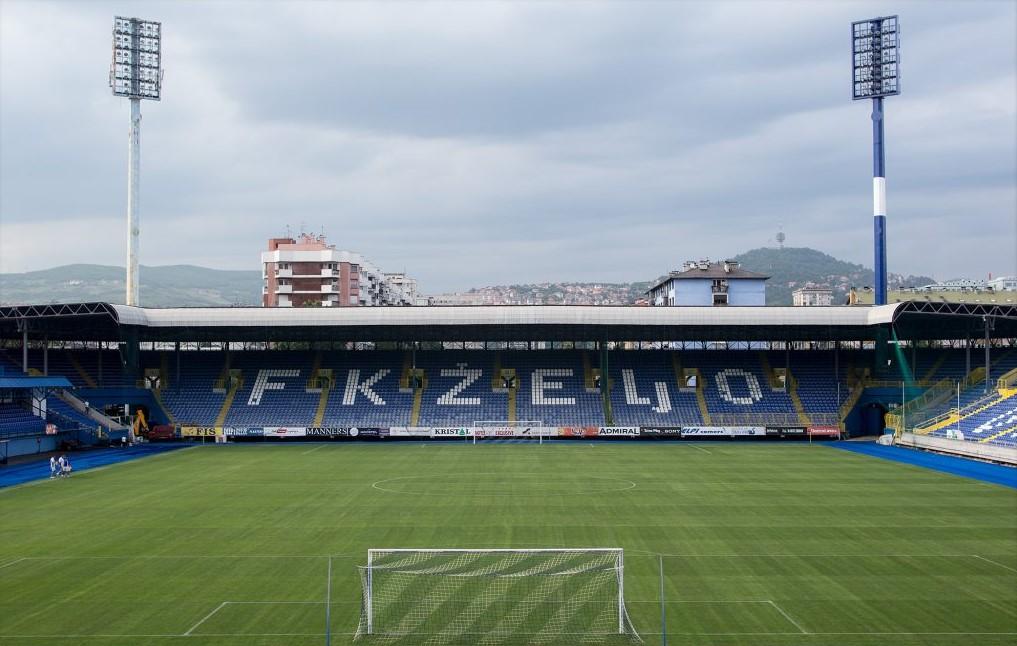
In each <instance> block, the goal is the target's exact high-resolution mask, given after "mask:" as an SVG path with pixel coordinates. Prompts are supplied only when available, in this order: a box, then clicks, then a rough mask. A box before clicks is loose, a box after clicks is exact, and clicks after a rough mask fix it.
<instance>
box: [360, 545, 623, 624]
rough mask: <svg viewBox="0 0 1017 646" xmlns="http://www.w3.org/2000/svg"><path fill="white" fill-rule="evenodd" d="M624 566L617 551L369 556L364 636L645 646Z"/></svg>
mask: <svg viewBox="0 0 1017 646" xmlns="http://www.w3.org/2000/svg"><path fill="white" fill-rule="evenodd" d="M624 564H625V561H624V553H623V551H622V550H621V549H614V548H591V549H529V550H526V549H486V550H483V549H481V550H470V549H372V550H368V553H367V565H365V566H363V567H361V568H360V574H361V584H362V592H363V599H362V602H361V614H360V624H359V626H358V628H357V638H358V639H361V638H363V639H365V640H372V639H373V640H379V641H388V640H401V641H405V639H407V638H412V639H415V640H416V641H415V643H427V644H467V643H468V644H481V643H490V644H580V643H582V644H623V643H624V644H628V643H636V642H639V641H640V639H639V635H638V634H637V633H636V630H635V628H634V627H633V625H632V622H631V621H630V620H629V616H628V612H627V611H626V609H625V576H624V574H625V565H624ZM407 643H408V642H407Z"/></svg>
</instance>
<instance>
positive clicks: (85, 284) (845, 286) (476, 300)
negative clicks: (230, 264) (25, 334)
mask: <svg viewBox="0 0 1017 646" xmlns="http://www.w3.org/2000/svg"><path fill="white" fill-rule="evenodd" d="M734 260H737V261H739V262H741V263H742V266H743V267H745V269H748V270H750V271H757V272H761V273H764V274H767V275H769V276H770V280H769V281H767V287H766V301H767V304H769V305H790V304H791V292H793V291H794V290H795V289H797V288H798V287H800V286H802V285H804V284H805V283H809V282H811V283H815V284H817V285H821V286H827V287H830V288H832V289H833V290H834V303H835V304H840V303H843V302H844V300H845V298H846V297H847V292H848V290H849V289H850V288H851V287H852V286H864V285H872V283H873V282H874V281H873V272H872V270H871V269H868V268H867V267H863V266H862V265H858V264H854V263H850V262H845V261H843V260H838V259H837V258H834V257H833V256H830V255H828V254H825V253H823V252H821V251H817V250H815V249H809V248H807V247H797V248H796V247H787V248H784V249H776V248H760V249H753V250H751V251H747V252H745V253H742V254H739V255H737V256H735V257H734ZM677 264H678V263H676V265H677ZM662 265H663V263H662ZM662 268H663V269H673V268H674V267H667V266H666V265H663V266H662ZM652 282H653V281H650V280H646V281H636V282H631V283H598V282H583V283H579V282H570V283H540V284H528V285H503V286H489V287H476V288H474V289H471V290H469V291H468V292H465V293H461V294H453V295H445V296H443V297H442V298H443V301H444V302H446V303H463V304H498V305H501V304H506V305H507V304H520V305H536V304H549V305H559V304H567V305H581V304H592V305H628V304H631V303H634V302H636V300H638V299H640V298H643V297H644V296H645V292H646V290H647V289H649V287H650V285H651V284H652ZM889 282H890V288H891V289H896V288H899V287H909V286H918V285H926V284H929V283H932V282H935V281H934V280H933V279H932V278H929V277H927V276H903V275H900V274H890V280H889ZM80 301H107V302H110V303H123V302H124V269H123V267H114V266H108V265H86V264H81V265H64V266H62V267H54V268H52V269H44V270H42V271H30V272H26V273H22V274H0V304H6V305H11V304H20V303H69V302H80ZM141 302H142V303H143V304H144V305H145V306H146V307H184V306H230V305H259V304H260V303H261V272H259V271H257V270H254V271H227V270H221V269H208V268H206V267H197V266H194V265H167V266H162V267H147V266H142V267H141Z"/></svg>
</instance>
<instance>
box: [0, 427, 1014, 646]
mask: <svg viewBox="0 0 1017 646" xmlns="http://www.w3.org/2000/svg"><path fill="white" fill-rule="evenodd" d="M40 468H45V467H40ZM598 546H599V547H622V548H624V549H625V591H626V594H625V596H626V601H627V604H628V609H629V613H630V615H631V617H632V620H633V622H634V624H635V626H636V628H637V629H638V630H639V632H640V634H641V636H642V638H643V640H644V641H645V643H646V644H649V645H651V646H657V645H660V644H662V643H663V640H662V636H661V634H660V633H661V608H660V597H659V590H660V587H661V571H660V566H661V564H662V565H663V584H664V585H663V587H664V596H665V604H664V608H665V616H666V622H667V633H668V635H667V644H669V645H670V646H693V645H694V646H720V645H732V646H734V645H753V646H755V645H762V646H767V645H785V644H791V645H800V646H821V645H822V646H833V645H837V646H841V645H843V644H860V645H873V644H895V645H917V644H932V645H936V646H946V645H963V646H974V645H1003V644H1007V645H1012V644H1014V643H1017V491H1014V490H1012V489H1007V488H1004V487H998V486H994V485H989V484H985V483H981V482H976V481H973V480H967V479H963V478H958V477H954V476H949V475H944V474H939V473H935V472H932V471H927V470H923V469H919V468H916V467H909V466H905V465H900V464H895V463H891V462H886V461H881V460H877V459H874V458H869V457H865V456H860V455H855V454H851V453H848V452H844V451H838V450H835V449H831V448H829V447H823V446H806V445H777V444H769V445H759V444H740V445H734V444H724V443H704V444H696V445H691V444H686V443H646V444H635V443H625V444H609V443H598V444H591V443H589V442H577V443H573V444H560V443H554V444H549V445H543V446H538V445H533V444H525V445H523V444H481V445H477V446H472V445H468V444H459V443H445V444H427V445H423V444H416V443H406V444H396V443H389V444H381V443H378V444H355V443H348V444H344V443H336V444H326V445H321V444H293V445H231V446H225V447H222V446H209V447H200V448H193V449H187V450H182V451H179V452H172V453H169V454H164V455H160V456H157V457H152V458H147V459H142V460H137V461H134V462H128V463H124V464H120V465H116V466H113V467H110V468H106V469H102V470H96V471H94V472H82V473H79V474H76V475H75V476H74V477H72V478H71V479H69V480H66V481H59V480H58V481H42V482H38V483H32V484H30V485H28V486H21V487H16V488H11V489H6V490H0V644H3V645H5V646H9V645H21V644H26V645H40V644H86V645H97V644H112V645H116V646H123V645H125V644H131V645H135V644H156V645H163V644H184V645H186V646H209V645H212V644H227V645H240V644H243V645H262V646H270V645H271V646H297V645H314V646H320V645H321V644H324V643H325V630H326V620H325V617H326V612H325V610H326V605H325V601H326V599H330V600H331V605H330V607H331V624H330V625H331V634H332V644H336V645H337V646H339V645H346V644H351V643H353V638H352V633H353V632H354V631H355V630H356V626H357V621H358V617H359V608H360V582H359V574H358V572H357V570H356V566H357V565H358V564H363V563H364V561H365V559H366V552H367V549H368V548H371V547H375V548H382V547H390V548H391V547H416V548H424V547H461V548H493V547H513V548H533V547H598ZM661 555H662V556H661ZM330 567H331V582H330V583H329V574H328V572H329V568H330ZM490 612H492V613H496V612H498V607H497V605H492V607H491V608H490ZM358 643H359V642H358ZM401 643H406V644H409V643H413V642H410V641H407V640H404V641H403V642H401ZM421 643H423V640H421ZM524 643H525V642H524ZM562 643H575V642H574V641H572V642H568V641H563V642H562Z"/></svg>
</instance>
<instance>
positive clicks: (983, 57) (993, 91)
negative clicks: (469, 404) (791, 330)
mask: <svg viewBox="0 0 1017 646" xmlns="http://www.w3.org/2000/svg"><path fill="white" fill-rule="evenodd" d="M889 11H896V12H898V13H899V14H900V21H901V29H902V55H901V58H902V91H903V94H902V95H901V96H898V97H892V98H890V99H887V122H886V137H887V164H886V166H887V176H888V180H887V193H888V217H889V231H888V237H889V269H890V271H892V272H901V273H914V274H926V275H931V276H934V277H936V278H938V279H944V278H949V277H955V276H967V277H972V278H976V277H984V276H985V275H986V274H987V273H988V272H992V273H993V274H994V275H998V274H1014V273H1017V179H1015V177H1017V3H1015V2H1012V1H1009V0H1005V1H998V2H995V1H993V2H943V1H936V2H915V1H900V2H897V3H895V4H893V3H887V2H874V3H865V2H862V3H849V2H833V1H831V2H726V3H725V2H702V3H698V2H650V3H645V4H639V3H632V2H625V3H622V2H607V3H597V2H562V3H554V2H529V3H506V2H492V3H464V2H460V3H451V4H440V3H428V4H423V3H405V4H404V3H394V2H388V3H349V2H333V3H330V2H323V1H318V2H309V3H299V2H267V1H259V2H254V1H252V2H241V3H227V2H212V3H197V2H168V3H159V2H67V3H44V2H37V1H12V0H0V271H3V272H20V271H26V270H33V269H41V268H46V267H50V266H54V265H60V264H66V263H70V262H94V263H101V264H117V265H123V263H124V256H125V253H126V246H127V242H126V235H127V233H126V216H125V209H126V173H127V131H128V122H129V106H128V101H127V100H126V99H120V98H115V97H113V96H112V95H111V93H110V90H109V88H108V86H107V74H108V69H109V62H110V48H111V46H110V40H111V35H110V34H111V26H112V17H113V15H115V14H119V15H127V16H137V17H142V18H148V19H152V20H160V21H162V23H163V31H164V42H163V53H164V67H165V82H164V86H163V96H164V99H163V100H162V102H151V101H146V102H144V103H143V104H142V113H143V115H144V116H143V125H142V156H141V208H140V213H141V260H142V262H143V263H144V264H146V265H160V264H179V263H193V264H198V265H204V266H209V267H217V268H224V269H257V268H258V267H259V265H258V263H259V253H260V251H261V250H262V249H263V248H264V246H265V243H266V240H267V239H268V238H269V237H273V236H279V235H281V234H284V233H285V231H286V227H287V225H289V226H290V227H291V229H292V230H293V231H298V230H299V229H300V228H301V226H302V225H303V226H304V227H305V228H306V230H308V231H313V232H318V231H321V230H324V231H325V233H326V234H327V236H328V237H329V239H330V241H331V242H334V243H335V244H337V245H338V246H339V247H341V248H347V249H352V250H355V251H359V252H361V253H362V254H364V255H365V256H366V257H368V258H370V259H371V260H373V261H374V262H375V264H377V265H379V266H381V267H382V268H384V269H385V270H391V271H397V270H402V269H405V270H407V271H408V272H410V273H411V274H413V275H415V276H417V277H418V278H419V279H420V282H421V289H422V290H423V291H424V292H425V293H436V292H441V291H446V290H454V289H463V288H468V287H471V286H478V285H485V284H508V283H523V282H541V281H557V280H584V281H585V280H589V281H594V280H597V281H629V280H648V279H651V278H654V277H656V276H658V275H659V274H661V273H663V272H665V271H667V270H668V269H672V268H674V267H676V266H678V265H679V264H680V263H681V262H682V261H683V260H685V259H688V258H693V257H695V258H700V257H710V258H715V259H717V258H722V257H725V256H731V255H734V254H736V253H739V252H742V251H745V250H748V249H750V248H754V247H759V246H767V245H768V246H773V245H774V242H773V240H774V238H775V236H776V234H777V231H778V226H779V225H781V224H783V228H784V231H785V233H786V235H787V243H786V244H788V245H790V246H811V247H815V248H817V249H820V250H822V251H825V252H828V253H830V254H833V255H835V256H837V257H840V258H843V259H846V260H851V261H854V262H861V263H864V264H865V265H867V266H871V265H872V260H871V255H872V252H871V249H872V215H871V213H872V196H871V190H872V189H871V186H872V180H871V176H872V162H871V154H872V148H871V121H870V119H869V113H870V105H869V103H868V102H865V101H858V102H853V101H851V98H850V97H851V95H850V69H849V65H850V40H849V33H850V22H851V21H852V20H858V19H862V18H868V17H872V16H878V15H882V14H885V13H887V12H889ZM142 281H144V276H142Z"/></svg>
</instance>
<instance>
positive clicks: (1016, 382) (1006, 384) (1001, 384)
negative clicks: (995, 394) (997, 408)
mask: <svg viewBox="0 0 1017 646" xmlns="http://www.w3.org/2000/svg"><path fill="white" fill-rule="evenodd" d="M1014 388H1017V368H1014V369H1013V370H1011V371H1010V372H1007V373H1006V374H1004V375H1003V376H1002V377H1000V378H999V379H997V380H996V389H997V390H1012V389H1014Z"/></svg>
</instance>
